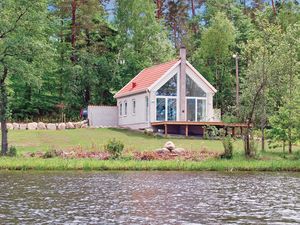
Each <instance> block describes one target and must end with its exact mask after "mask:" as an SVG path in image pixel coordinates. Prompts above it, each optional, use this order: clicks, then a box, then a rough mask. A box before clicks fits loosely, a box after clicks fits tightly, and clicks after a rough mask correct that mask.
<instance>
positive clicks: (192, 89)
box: [186, 76, 206, 121]
mask: <svg viewBox="0 0 300 225" xmlns="http://www.w3.org/2000/svg"><path fill="white" fill-rule="evenodd" d="M186 113H187V120H188V121H205V120H206V93H205V92H204V91H203V90H202V89H201V88H200V87H199V86H198V85H197V84H196V82H195V81H193V80H192V78H190V77H189V76H186Z"/></svg>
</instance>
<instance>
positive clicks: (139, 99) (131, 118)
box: [117, 92, 150, 129]
mask: <svg viewBox="0 0 300 225" xmlns="http://www.w3.org/2000/svg"><path fill="white" fill-rule="evenodd" d="M146 96H148V93H146V92H145V93H142V94H136V95H131V96H126V97H122V98H118V100H117V104H118V111H120V108H119V107H120V105H121V104H122V107H123V110H122V111H123V115H122V116H121V115H120V114H118V120H119V126H121V127H129V128H132V129H140V128H147V127H149V126H150V125H149V121H146V120H147V117H146ZM133 100H135V107H136V108H135V113H134V112H133ZM125 102H127V115H124V107H125V104H124V103H125Z"/></svg>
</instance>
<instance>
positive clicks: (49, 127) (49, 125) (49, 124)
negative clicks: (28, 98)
mask: <svg viewBox="0 0 300 225" xmlns="http://www.w3.org/2000/svg"><path fill="white" fill-rule="evenodd" d="M47 130H56V124H55V123H47Z"/></svg>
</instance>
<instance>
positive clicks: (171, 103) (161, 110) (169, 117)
mask: <svg viewBox="0 0 300 225" xmlns="http://www.w3.org/2000/svg"><path fill="white" fill-rule="evenodd" d="M176 102H177V99H176V98H171V97H170V98H168V97H165V98H156V120H157V121H174V120H176V118H177V110H176V109H177V105H176Z"/></svg>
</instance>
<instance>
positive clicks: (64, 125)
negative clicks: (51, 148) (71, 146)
mask: <svg viewBox="0 0 300 225" xmlns="http://www.w3.org/2000/svg"><path fill="white" fill-rule="evenodd" d="M57 128H58V130H65V129H66V124H65V123H60V124H58V126H57Z"/></svg>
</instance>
